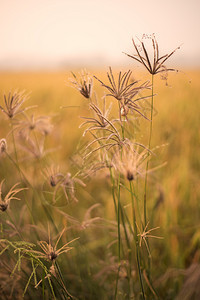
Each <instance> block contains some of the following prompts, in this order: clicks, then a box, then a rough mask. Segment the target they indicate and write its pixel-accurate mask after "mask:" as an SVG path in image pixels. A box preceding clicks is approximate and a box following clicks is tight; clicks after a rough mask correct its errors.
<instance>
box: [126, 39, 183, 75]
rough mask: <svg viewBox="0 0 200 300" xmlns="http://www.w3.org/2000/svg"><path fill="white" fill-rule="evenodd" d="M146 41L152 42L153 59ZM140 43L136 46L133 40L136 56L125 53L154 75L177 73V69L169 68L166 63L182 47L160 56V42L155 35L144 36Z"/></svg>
mask: <svg viewBox="0 0 200 300" xmlns="http://www.w3.org/2000/svg"><path fill="white" fill-rule="evenodd" d="M146 39H148V40H151V45H152V50H153V57H151V56H150V53H148V52H149V51H148V50H147V43H145V42H144V40H146ZM138 41H139V44H136V41H135V40H134V39H132V42H133V46H134V48H135V51H136V54H133V55H130V54H127V53H125V54H126V55H127V56H129V57H130V58H132V59H134V60H136V61H137V62H139V63H140V64H142V65H143V66H144V67H145V68H146V69H147V71H148V72H149V73H150V74H152V75H155V74H158V73H163V72H165V73H166V72H168V71H176V70H175V69H171V68H167V67H166V66H165V62H166V61H167V60H168V59H169V58H170V57H171V56H172V55H173V54H174V53H175V51H176V50H178V49H180V46H179V47H177V48H176V49H175V50H173V51H172V52H170V53H169V54H165V55H162V56H160V52H159V46H158V42H157V40H156V37H155V35H154V34H152V35H150V36H149V35H145V34H144V35H143V37H142V40H139V39H138Z"/></svg>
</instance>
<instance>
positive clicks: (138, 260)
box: [130, 181, 146, 300]
mask: <svg viewBox="0 0 200 300" xmlns="http://www.w3.org/2000/svg"><path fill="white" fill-rule="evenodd" d="M130 191H131V203H132V214H133V227H134V240H135V246H136V260H137V267H138V273H139V279H140V287H141V291H142V298H143V300H145V299H146V297H145V292H144V284H143V280H142V272H141V266H140V252H139V243H138V235H137V223H136V213H135V201H134V196H133V195H134V192H133V186H132V182H131V181H130Z"/></svg>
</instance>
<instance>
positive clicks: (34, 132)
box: [0, 35, 176, 300]
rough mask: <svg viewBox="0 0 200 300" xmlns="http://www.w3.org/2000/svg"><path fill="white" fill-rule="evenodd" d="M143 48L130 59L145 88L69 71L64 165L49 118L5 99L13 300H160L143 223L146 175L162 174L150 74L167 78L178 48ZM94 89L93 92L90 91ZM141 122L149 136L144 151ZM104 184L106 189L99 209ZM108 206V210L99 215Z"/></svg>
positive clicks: (4, 231) (122, 78) (4, 230)
mask: <svg viewBox="0 0 200 300" xmlns="http://www.w3.org/2000/svg"><path fill="white" fill-rule="evenodd" d="M143 38H146V36H145V37H143ZM150 41H151V45H152V47H153V58H151V57H150V54H149V53H148V50H147V47H146V45H145V42H143V39H142V41H140V40H139V45H137V44H136V42H135V40H133V46H134V49H135V51H136V54H133V55H129V54H127V55H128V57H130V58H132V59H133V60H134V61H136V62H138V63H140V64H142V65H143V66H144V67H145V69H146V70H147V71H148V72H149V73H150V74H151V82H150V81H140V80H136V79H135V78H133V77H132V75H133V72H132V71H131V70H128V71H126V72H122V71H119V72H118V74H117V72H116V71H114V70H113V69H112V68H111V67H109V70H108V72H107V74H106V76H104V78H105V79H102V78H99V77H101V76H103V75H101V76H93V77H92V76H91V75H90V74H89V73H88V72H87V71H86V70H84V71H82V72H81V73H79V74H77V75H76V74H75V73H72V76H73V78H72V79H71V80H70V82H71V84H72V86H73V88H75V89H76V90H78V92H79V93H80V95H81V97H82V98H84V114H82V115H81V116H80V117H81V119H82V123H81V124H80V126H79V130H80V132H82V137H81V139H80V142H79V147H78V148H77V151H76V155H74V157H72V158H71V159H69V160H67V159H66V157H65V159H64V160H62V161H58V162H57V160H59V159H57V157H58V156H57V154H58V148H57V147H55V148H54V147H53V148H51V147H48V145H49V144H48V142H49V139H50V138H51V137H52V139H53V136H52V133H53V131H54V126H53V125H52V121H51V118H50V117H49V116H43V115H42V116H41V115H37V114H36V113H32V112H31V113H29V112H28V109H29V108H31V109H33V108H34V107H33V106H30V107H24V103H25V100H27V98H28V97H27V95H26V94H25V92H24V91H22V92H17V91H15V92H9V93H8V96H6V95H4V97H3V101H4V105H0V109H1V111H2V112H3V115H4V116H6V118H7V120H3V121H5V122H9V124H8V126H7V127H5V128H7V130H8V132H7V134H4V136H6V137H5V138H2V139H0V162H1V163H2V165H3V164H5V165H6V164H7V165H11V166H12V171H11V172H12V174H13V177H12V176H10V177H9V176H8V174H7V173H6V172H5V174H4V168H1V173H0V174H1V176H2V177H3V178H1V180H0V182H1V183H0V214H1V223H0V225H1V238H0V256H1V258H2V260H1V262H0V266H1V267H2V268H4V272H2V274H1V275H0V280H1V281H2V282H3V281H6V283H7V282H8V283H10V281H11V278H10V277H9V276H10V275H11V277H12V278H13V280H12V286H13V288H12V291H11V292H10V297H12V299H20V297H22V296H23V297H24V298H25V299H34V297H36V296H37V297H38V298H39V297H41V296H42V297H43V299H88V300H89V299H119V300H120V299H159V295H158V292H157V291H156V288H155V285H154V282H155V281H154V278H153V275H152V272H151V265H152V260H153V259H154V252H153V251H152V250H151V247H150V239H158V240H159V239H162V238H163V237H162V236H160V234H159V228H160V227H159V226H157V225H158V224H156V225H155V224H154V222H153V221H152V218H150V215H151V209H152V205H149V201H150V200H151V199H150V197H151V195H152V194H151V192H150V193H149V197H148V198H147V185H148V184H149V185H150V184H151V185H150V188H151V190H152V189H154V187H155V183H154V182H153V180H152V177H153V174H154V173H155V172H157V170H158V169H160V168H162V167H163V166H164V164H161V165H156V163H155V162H154V158H155V157H156V147H155V148H153V147H152V141H151V140H152V134H153V125H152V124H153V111H154V96H155V95H154V76H155V75H156V74H159V73H160V74H166V73H167V72H168V71H174V69H171V68H167V67H166V66H165V62H166V61H167V60H168V59H169V58H170V57H171V56H172V55H173V54H174V52H175V51H176V49H175V50H174V51H172V52H171V53H170V54H166V55H163V56H160V54H159V47H158V43H157V41H156V38H155V36H154V35H152V36H150ZM96 84H97V85H98V88H99V85H100V92H99V91H98V92H97V91H96V90H95V91H94V85H96ZM101 91H102V92H101ZM149 102H150V104H149ZM149 107H150V110H149ZM141 124H145V127H149V128H150V129H149V134H148V136H147V137H146V139H147V140H148V143H147V145H146V144H144V143H143V142H142V138H141V135H145V133H143V132H142V133H141V131H140V125H141ZM57 131H59V129H58V128H57ZM50 145H51V144H50ZM55 152H56V153H55ZM150 163H151V166H150ZM7 165H6V166H7ZM5 170H6V168H5ZM147 176H148V181H147ZM11 177H12V178H11ZM4 178H5V180H4ZM8 178H9V179H8ZM94 181H95V183H94V187H96V193H93V189H95V188H94V187H93V186H92V187H91V185H93V182H94ZM16 182H17V183H16ZM19 182H20V184H21V186H22V187H19ZM5 183H6V190H7V191H6V192H4V189H3V188H5ZM102 183H104V184H105V185H107V189H106V192H105V195H104V197H102V198H103V199H102V200H101V203H99V202H98V200H99V195H98V194H100V193H101V189H103V187H102ZM3 185H4V186H3ZM150 188H149V189H150ZM18 193H19V194H20V196H18ZM16 195H17V196H16ZM19 199H20V200H21V201H19V204H18V201H17V204H16V203H15V201H11V200H19ZM97 199H98V200H97ZM111 199H112V200H113V202H112V204H111V203H110V200H111ZM84 201H86V203H84ZM81 205H82V206H81ZM106 205H109V209H110V211H109V213H108V215H107V216H105V215H101V213H102V211H103V210H104V209H105V206H106ZM147 208H148V210H147ZM15 210H16V211H17V212H19V215H16V214H15V213H14V212H15ZM147 212H148V213H147ZM63 228H64V229H63ZM155 231H158V235H156V234H155V235H154V232H155ZM152 232H153V233H152ZM105 236H106V237H105ZM71 245H73V247H72V246H71ZM8 253H9V255H8ZM60 256H61V258H62V259H61V258H60ZM5 279H6V280H5ZM1 281H0V292H2V295H3V297H4V298H2V299H7V298H6V297H7V295H8V289H7V286H6V285H5V284H4V283H1ZM20 281H21V284H20ZM19 286H20V288H19ZM15 289H18V291H20V294H19V293H18V291H17V290H15Z"/></svg>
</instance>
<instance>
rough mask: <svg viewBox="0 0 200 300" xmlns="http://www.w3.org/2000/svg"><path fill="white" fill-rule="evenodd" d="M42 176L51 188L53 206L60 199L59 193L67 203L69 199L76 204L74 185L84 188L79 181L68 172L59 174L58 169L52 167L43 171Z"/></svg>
mask: <svg viewBox="0 0 200 300" xmlns="http://www.w3.org/2000/svg"><path fill="white" fill-rule="evenodd" d="M44 174H45V177H46V179H47V181H48V183H49V184H50V186H51V187H52V188H53V200H52V201H53V204H55V203H56V202H57V201H58V199H59V198H60V197H61V194H60V191H62V192H63V194H64V197H65V199H66V200H67V202H68V203H69V201H70V199H72V200H73V201H75V202H78V199H77V198H76V196H75V185H76V184H79V185H81V186H82V187H85V186H86V185H85V183H84V182H83V181H82V180H81V179H79V178H77V177H76V176H74V177H72V176H71V173H69V172H68V173H67V174H63V173H61V172H60V170H59V167H54V166H52V167H50V168H47V169H46V170H45V171H44ZM46 192H47V191H46Z"/></svg>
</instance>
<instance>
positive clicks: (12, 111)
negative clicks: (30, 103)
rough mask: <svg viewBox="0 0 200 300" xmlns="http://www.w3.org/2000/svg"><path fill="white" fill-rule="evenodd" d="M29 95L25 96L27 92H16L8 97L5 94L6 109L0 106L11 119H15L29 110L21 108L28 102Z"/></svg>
mask: <svg viewBox="0 0 200 300" xmlns="http://www.w3.org/2000/svg"><path fill="white" fill-rule="evenodd" d="M27 98H28V95H26V94H25V91H21V92H18V91H15V92H13V93H11V91H10V92H9V94H8V96H6V95H5V94H4V104H5V107H3V106H1V105H0V109H1V111H2V112H3V113H5V114H6V115H7V116H8V117H9V118H10V119H12V118H14V117H15V116H16V115H18V114H20V113H22V112H24V111H25V110H27V109H28V108H21V106H22V104H23V103H24V102H25V101H26V100H27Z"/></svg>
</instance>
